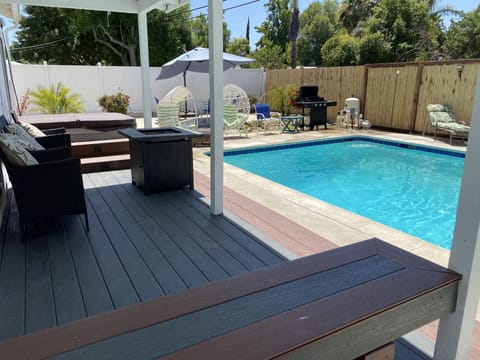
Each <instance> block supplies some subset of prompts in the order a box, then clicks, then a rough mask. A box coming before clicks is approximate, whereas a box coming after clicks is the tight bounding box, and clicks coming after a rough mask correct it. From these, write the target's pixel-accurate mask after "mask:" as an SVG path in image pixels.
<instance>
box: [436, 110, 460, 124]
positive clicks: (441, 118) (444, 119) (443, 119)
mask: <svg viewBox="0 0 480 360" xmlns="http://www.w3.org/2000/svg"><path fill="white" fill-rule="evenodd" d="M430 118H431V121H432V123H433V124H435V123H455V122H456V120H455V117H454V116H453V114H452V113H450V112H446V111H436V112H431V113H430Z"/></svg>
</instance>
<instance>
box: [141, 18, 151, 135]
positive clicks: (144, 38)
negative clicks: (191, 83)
mask: <svg viewBox="0 0 480 360" xmlns="http://www.w3.org/2000/svg"><path fill="white" fill-rule="evenodd" d="M138 43H139V44H140V66H141V72H142V93H143V95H142V96H143V120H144V123H145V128H151V127H152V86H151V83H150V81H151V80H150V60H149V58H148V28H147V11H142V12H139V13H138Z"/></svg>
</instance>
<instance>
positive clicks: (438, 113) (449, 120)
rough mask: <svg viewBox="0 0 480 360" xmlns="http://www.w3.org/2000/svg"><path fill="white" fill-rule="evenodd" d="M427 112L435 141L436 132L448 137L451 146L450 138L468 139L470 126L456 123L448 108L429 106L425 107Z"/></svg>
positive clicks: (436, 105)
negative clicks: (444, 133)
mask: <svg viewBox="0 0 480 360" xmlns="http://www.w3.org/2000/svg"><path fill="white" fill-rule="evenodd" d="M427 112H428V115H429V118H430V125H431V126H432V128H433V136H434V139H435V140H437V131H443V132H446V133H448V134H449V135H450V145H451V144H452V138H462V139H463V140H464V141H465V140H466V139H468V134H469V132H470V126H467V125H465V123H459V122H457V120H456V119H455V115H454V114H453V112H452V110H451V108H450V107H449V106H447V105H441V104H429V105H427ZM424 133H425V131H424Z"/></svg>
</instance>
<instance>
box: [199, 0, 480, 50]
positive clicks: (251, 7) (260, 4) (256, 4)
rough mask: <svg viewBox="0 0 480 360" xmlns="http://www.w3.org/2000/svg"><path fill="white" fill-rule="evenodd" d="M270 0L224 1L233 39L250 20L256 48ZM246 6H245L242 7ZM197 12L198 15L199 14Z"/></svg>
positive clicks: (449, 0) (472, 0)
mask: <svg viewBox="0 0 480 360" xmlns="http://www.w3.org/2000/svg"><path fill="white" fill-rule="evenodd" d="M266 3H268V0H259V1H255V0H253V2H252V0H224V2H223V8H224V9H228V8H232V7H235V6H239V7H237V8H234V9H231V10H227V11H225V15H224V16H225V21H226V22H227V24H228V28H229V29H230V31H231V32H232V35H231V38H235V37H245V33H246V26H247V20H248V18H250V47H251V48H252V49H254V48H255V43H256V42H257V41H258V39H259V38H260V35H259V34H258V33H256V31H255V26H259V25H260V24H261V23H262V22H263V21H265V19H266V18H267V11H266V9H265V6H264V5H265V4H266ZM310 3H312V1H311V0H299V1H298V4H299V8H300V11H303V10H305V9H306V8H307V7H308V5H309V4H310ZM207 4H208V0H191V8H192V9H195V8H197V7H201V6H205V5H207ZM242 4H246V5H244V6H240V5H242ZM438 5H439V6H446V5H451V6H452V7H454V8H455V9H457V10H464V11H471V10H473V9H475V8H476V7H477V6H478V5H479V2H478V0H457V1H453V0H440V1H438ZM199 11H202V12H203V13H207V10H206V8H204V9H202V10H199ZM199 11H197V13H198V12H199Z"/></svg>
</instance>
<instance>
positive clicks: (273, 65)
mask: <svg viewBox="0 0 480 360" xmlns="http://www.w3.org/2000/svg"><path fill="white" fill-rule="evenodd" d="M251 56H252V57H253V58H254V59H255V60H256V66H257V67H263V68H264V69H266V70H271V69H282V68H286V67H287V65H286V64H287V56H286V53H285V51H284V50H283V49H282V48H281V47H280V46H279V45H273V44H270V46H268V44H266V46H264V47H262V48H258V49H257V50H256V51H255V52H253V53H252V54H251Z"/></svg>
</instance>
